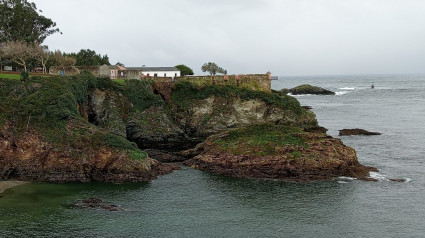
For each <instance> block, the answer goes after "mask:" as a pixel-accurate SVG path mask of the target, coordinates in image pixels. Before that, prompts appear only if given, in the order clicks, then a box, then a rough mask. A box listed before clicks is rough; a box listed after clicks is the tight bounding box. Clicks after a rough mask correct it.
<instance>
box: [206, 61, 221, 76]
mask: <svg viewBox="0 0 425 238" xmlns="http://www.w3.org/2000/svg"><path fill="white" fill-rule="evenodd" d="M201 70H202V72H208V73H210V75H216V74H217V73H219V74H227V70H225V69H223V68H221V67H218V65H217V64H215V63H212V62H208V63H205V64H204V65H202V67H201Z"/></svg>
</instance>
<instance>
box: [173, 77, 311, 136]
mask: <svg viewBox="0 0 425 238" xmlns="http://www.w3.org/2000/svg"><path fill="white" fill-rule="evenodd" d="M169 108H170V110H169V111H170V113H169V114H170V117H171V118H173V119H174V122H175V123H176V124H177V125H178V126H179V127H180V128H182V129H183V130H184V131H185V132H186V133H187V134H189V135H191V136H198V137H207V136H210V135H214V134H217V133H220V132H222V131H226V130H228V129H231V128H238V127H243V126H248V125H254V124H264V123H271V124H277V125H286V126H297V127H302V128H311V127H316V126H317V120H316V118H315V115H314V114H313V113H311V112H309V111H307V110H304V109H303V108H302V107H301V106H300V104H299V102H298V101H297V100H296V99H294V98H292V97H289V96H284V97H279V96H278V95H274V94H270V93H265V92H253V91H249V90H245V89H238V88H232V87H220V86H213V85H210V86H206V87H202V88H201V87H198V86H195V85H192V84H188V83H182V84H178V85H177V86H176V89H174V91H173V93H172V94H171V100H170V102H169Z"/></svg>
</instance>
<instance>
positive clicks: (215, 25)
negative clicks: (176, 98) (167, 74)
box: [33, 0, 425, 75]
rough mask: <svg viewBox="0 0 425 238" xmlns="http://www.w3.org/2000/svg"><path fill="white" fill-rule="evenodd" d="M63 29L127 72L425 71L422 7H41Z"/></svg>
mask: <svg viewBox="0 0 425 238" xmlns="http://www.w3.org/2000/svg"><path fill="white" fill-rule="evenodd" d="M33 1H34V2H35V3H36V4H37V7H38V8H39V9H41V10H42V11H43V13H42V14H43V15H44V16H46V17H49V18H51V19H52V20H53V21H55V22H56V23H57V26H58V27H59V28H60V30H61V31H62V32H63V34H62V35H60V34H55V35H52V36H49V37H48V38H47V39H46V41H45V42H44V43H45V44H47V45H49V48H50V49H51V50H55V49H59V50H61V51H64V52H78V51H79V50H80V49H92V50H95V51H96V52H97V53H100V54H102V55H103V54H107V55H108V56H109V59H110V62H111V63H112V64H115V63H116V62H118V61H119V62H122V63H124V64H125V65H126V66H142V65H146V66H175V65H177V64H186V65H187V66H189V67H191V68H192V69H193V70H194V71H195V73H197V74H202V72H201V70H200V68H201V66H202V64H203V63H205V62H209V61H211V62H215V63H217V64H218V65H219V66H221V67H223V68H225V69H227V70H228V72H229V74H239V73H265V72H267V71H271V72H272V73H273V75H334V74H393V73H396V74H400V73H425V1H424V0H121V1H112V0H66V1H58V0H33Z"/></svg>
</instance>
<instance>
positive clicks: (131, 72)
mask: <svg viewBox="0 0 425 238" xmlns="http://www.w3.org/2000/svg"><path fill="white" fill-rule="evenodd" d="M141 77H171V78H173V77H180V70H179V69H177V68H176V67H127V78H128V79H131V78H135V79H140V78H141Z"/></svg>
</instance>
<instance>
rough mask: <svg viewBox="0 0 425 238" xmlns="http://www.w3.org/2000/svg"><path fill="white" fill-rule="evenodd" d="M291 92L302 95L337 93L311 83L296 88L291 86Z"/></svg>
mask: <svg viewBox="0 0 425 238" xmlns="http://www.w3.org/2000/svg"><path fill="white" fill-rule="evenodd" d="M289 92H290V93H291V94H292V95H301V94H315V95H335V92H332V91H330V90H327V89H324V88H321V87H316V86H311V85H309V84H303V85H300V86H297V87H295V88H291V89H289Z"/></svg>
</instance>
